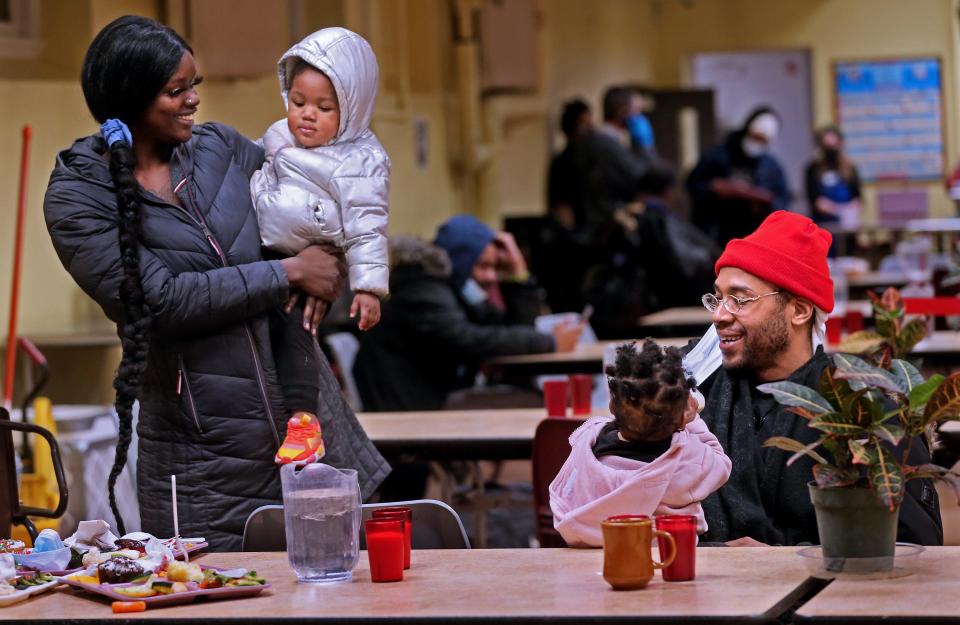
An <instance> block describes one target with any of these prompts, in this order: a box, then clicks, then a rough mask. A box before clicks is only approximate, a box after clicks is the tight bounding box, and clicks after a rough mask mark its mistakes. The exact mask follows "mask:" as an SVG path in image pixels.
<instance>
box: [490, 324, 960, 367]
mask: <svg viewBox="0 0 960 625" xmlns="http://www.w3.org/2000/svg"><path fill="white" fill-rule="evenodd" d="M655 340H656V341H657V343H659V344H660V345H671V346H674V347H682V346H684V345H686V344H687V343H688V342H689V341H690V338H689V337H684V338H666V339H655ZM624 342H627V341H602V342H600V343H597V344H595V345H587V346H585V347H582V348H578V349H576V350H574V351H572V352H567V353H560V352H553V353H547V354H527V355H524V356H501V357H499V358H494V359H491V360H489V361H487V362H488V364H490V365H494V366H498V367H523V368H524V369H526V370H529V371H531V372H533V373H537V374H547V373H594V374H598V373H600V371H601V366H602V362H603V350H604V349H605V348H606V347H608V346H609V345H617V344H620V343H624ZM827 351H828V352H835V351H837V346H836V345H827ZM912 354H913V355H914V356H922V357H924V359H925V360H930V361H934V362H936V363H937V364H938V365H943V366H949V365H955V364H957V363H960V332H954V331H951V330H938V331H936V332H934V333H932V334H931V335H930V336H928V337H927V338H925V339H923V340H922V341H920V342H919V343H917V345H916V347H914V349H913V352H912Z"/></svg>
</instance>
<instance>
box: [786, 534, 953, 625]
mask: <svg viewBox="0 0 960 625" xmlns="http://www.w3.org/2000/svg"><path fill="white" fill-rule="evenodd" d="M916 559H917V563H916V565H915V567H914V566H911V568H912V569H914V571H915V572H914V573H913V574H912V575H910V576H908V577H901V578H897V579H884V580H851V579H835V580H833V581H832V582H831V583H830V585H829V586H827V587H826V588H825V589H823V590H822V591H820V593H819V594H817V595H816V596H815V597H813V598H812V599H811V600H810V601H809V602H807V603H806V604H805V605H804V606H803V607H801V608H800V609H799V610H798V611H797V613H796V621H797V622H798V623H799V622H803V623H854V622H857V623H876V622H880V621H881V620H882V621H883V622H884V623H918V622H925V623H932V622H936V623H960V593H958V592H957V587H958V586H960V547H933V548H931V547H928V548H927V550H926V551H925V552H923V553H921V554H920V555H919V556H916Z"/></svg>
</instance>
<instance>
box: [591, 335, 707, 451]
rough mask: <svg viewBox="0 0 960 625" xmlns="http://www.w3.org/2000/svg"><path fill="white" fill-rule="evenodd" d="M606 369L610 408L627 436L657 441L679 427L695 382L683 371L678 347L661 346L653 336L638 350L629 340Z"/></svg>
mask: <svg viewBox="0 0 960 625" xmlns="http://www.w3.org/2000/svg"><path fill="white" fill-rule="evenodd" d="M604 373H606V375H607V383H608V385H609V388H610V410H611V412H613V416H614V420H615V422H616V424H617V427H618V428H619V430H620V433H621V434H622V435H623V436H624V437H625V438H628V439H630V440H634V441H657V440H663V439H665V438H667V437H669V436H671V434H672V433H673V432H675V431H677V430H678V429H680V424H682V423H683V420H682V419H683V412H684V410H685V408H686V406H687V401H688V397H689V396H690V391H691V390H692V389H695V388H696V383H695V381H694V379H693V378H691V377H689V376H688V375H687V373H686V372H685V371H684V369H683V355H682V354H681V353H680V350H679V349H677V348H676V347H668V348H666V349H661V348H660V346H659V345H657V344H656V343H655V342H654V341H652V340H650V339H647V340H646V341H644V343H643V345H642V346H641V348H640V349H639V350H638V349H637V344H636V343H626V344H624V345H621V346H619V347H618V348H617V358H616V360H615V361H614V364H612V365H610V366H608V367H607V368H606V371H605V372H604Z"/></svg>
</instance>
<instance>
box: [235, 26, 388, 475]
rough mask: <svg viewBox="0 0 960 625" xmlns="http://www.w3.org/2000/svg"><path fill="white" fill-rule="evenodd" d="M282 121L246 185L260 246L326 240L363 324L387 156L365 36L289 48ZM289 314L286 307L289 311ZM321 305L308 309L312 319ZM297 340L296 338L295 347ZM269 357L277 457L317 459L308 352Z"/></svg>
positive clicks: (297, 247) (382, 226)
mask: <svg viewBox="0 0 960 625" xmlns="http://www.w3.org/2000/svg"><path fill="white" fill-rule="evenodd" d="M277 66H278V70H277V71H278V74H279V78H280V94H281V97H282V98H283V101H284V104H285V105H286V107H287V117H286V118H285V119H281V120H279V121H277V122H275V123H274V124H272V125H271V126H270V128H268V129H267V132H266V134H264V136H263V139H262V142H263V145H264V148H265V151H266V160H265V161H264V163H263V167H262V168H261V169H260V170H259V171H257V172H256V173H254V175H253V177H252V178H251V179H250V190H251V193H252V196H253V202H254V207H255V208H256V210H257V219H258V221H259V224H260V238H261V240H262V242H263V245H264V246H265V247H267V248H268V249H270V250H273V251H274V252H278V253H280V254H282V255H294V254H296V253H297V252H299V251H301V250H302V249H304V248H305V247H308V246H310V245H317V244H328V245H331V246H333V247H334V248H336V249H338V250H342V251H343V252H344V253H345V254H346V260H347V265H348V267H349V272H350V287H351V288H352V290H353V292H354V297H353V302H352V303H351V306H350V316H351V317H355V316H357V315H359V316H360V320H359V327H360V329H361V330H367V329H369V328H371V327H373V326H374V325H376V323H377V322H378V321H379V320H380V298H381V297H385V296H386V295H387V293H388V284H387V275H388V269H387V212H388V209H387V204H388V191H389V183H390V159H389V158H388V157H387V153H386V151H385V150H384V149H383V146H382V145H381V144H380V141H378V140H377V137H376V136H375V135H374V134H373V133H372V132H371V131H370V127H369V126H370V118H371V116H372V115H373V106H374V102H375V101H376V97H377V82H378V78H377V77H378V68H377V59H376V56H375V55H374V53H373V50H372V49H371V48H370V44H369V43H367V41H366V40H365V39H363V37H361V36H360V35H357V34H356V33H353V32H351V31H349V30H347V29H345V28H325V29H323V30H320V31H317V32H315V33H313V34H312V35H309V36H307V37H306V38H304V39H303V40H302V41H300V42H299V43H297V44H296V45H294V46H293V47H292V48H290V49H289V50H287V52H286V53H284V55H283V56H282V57H280V61H279V62H278V64H277ZM290 308H291V310H290V312H291V313H292V312H293V310H292V307H290ZM324 308H325V307H322V306H321V307H315V308H313V310H312V313H313V315H315V316H316V317H317V318H318V319H319V318H320V317H321V316H322V313H323V311H324ZM286 320H287V323H286V324H280V326H279V327H278V328H277V329H276V332H277V333H280V334H282V333H284V332H286V333H288V334H291V335H292V334H298V333H301V332H302V328H300V327H299V326H300V324H301V315H299V314H288V315H287V317H286ZM294 344H297V343H294ZM284 354H285V356H284V357H283V358H280V359H279V360H278V362H277V367H278V370H279V374H280V382H281V384H282V385H283V387H284V391H285V397H286V398H287V400H288V402H290V403H291V405H292V407H293V410H294V415H293V417H291V420H290V423H289V427H288V439H287V440H285V441H284V444H283V445H282V446H281V447H280V449H279V450H278V452H277V462H279V463H286V462H298V463H299V462H308V461H312V460H316V459H318V458H320V457H322V455H323V441H322V438H321V434H320V429H319V423H318V422H317V419H316V416H315V415H314V414H312V413H311V412H310V408H309V407H310V406H311V405H313V404H314V403H315V401H316V397H317V391H318V388H317V377H316V376H315V375H313V371H315V369H316V367H315V366H314V365H313V364H311V361H312V360H313V358H314V357H315V354H316V350H315V349H313V346H306V347H305V349H304V350H302V353H297V352H295V351H294V350H286V351H285V352H284Z"/></svg>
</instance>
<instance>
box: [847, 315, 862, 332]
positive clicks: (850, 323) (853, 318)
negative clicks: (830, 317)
mask: <svg viewBox="0 0 960 625" xmlns="http://www.w3.org/2000/svg"><path fill="white" fill-rule="evenodd" d="M846 322H847V332H849V333H850V334H853V333H854V332H859V331H860V330H863V313H862V312H860V311H859V310H851V311H850V312H848V313H847V317H846Z"/></svg>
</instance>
